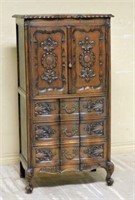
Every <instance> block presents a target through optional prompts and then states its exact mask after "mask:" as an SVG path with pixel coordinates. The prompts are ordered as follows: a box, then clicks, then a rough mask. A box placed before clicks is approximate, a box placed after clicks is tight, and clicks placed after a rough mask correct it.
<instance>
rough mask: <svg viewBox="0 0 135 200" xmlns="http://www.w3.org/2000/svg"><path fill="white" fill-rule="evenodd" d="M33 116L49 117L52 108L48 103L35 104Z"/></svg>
mask: <svg viewBox="0 0 135 200" xmlns="http://www.w3.org/2000/svg"><path fill="white" fill-rule="evenodd" d="M34 110H35V115H49V114H50V113H51V111H52V110H53V108H52V107H51V105H50V104H49V103H44V102H43V103H36V104H35V107H34Z"/></svg>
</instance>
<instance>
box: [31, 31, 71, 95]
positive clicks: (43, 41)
mask: <svg viewBox="0 0 135 200" xmlns="http://www.w3.org/2000/svg"><path fill="white" fill-rule="evenodd" d="M30 34H31V43H30V54H31V61H30V62H31V63H30V64H31V74H32V95H33V96H39V95H48V94H51V95H52V94H63V93H66V92H67V47H66V42H67V35H66V28H64V27H57V28H55V27H36V28H35V27H31V29H30Z"/></svg>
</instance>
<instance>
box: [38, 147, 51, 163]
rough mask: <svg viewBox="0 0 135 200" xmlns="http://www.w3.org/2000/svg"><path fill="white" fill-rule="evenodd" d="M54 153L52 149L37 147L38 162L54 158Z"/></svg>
mask: <svg viewBox="0 0 135 200" xmlns="http://www.w3.org/2000/svg"><path fill="white" fill-rule="evenodd" d="M53 156H54V155H53V153H52V151H51V150H50V149H36V162H37V163H41V162H46V161H51V160H52V159H53Z"/></svg>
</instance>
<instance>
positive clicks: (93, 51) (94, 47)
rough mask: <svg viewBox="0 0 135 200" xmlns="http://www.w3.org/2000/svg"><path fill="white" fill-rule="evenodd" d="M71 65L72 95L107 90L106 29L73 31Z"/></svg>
mask: <svg viewBox="0 0 135 200" xmlns="http://www.w3.org/2000/svg"><path fill="white" fill-rule="evenodd" d="M71 63H72V66H71V70H70V71H71V74H72V75H71V80H70V82H71V83H72V85H70V87H69V88H70V93H84V92H103V91H104V90H105V28H104V27H100V26H98V27H93V26H89V27H86V26H82V27H75V28H73V29H72V61H71ZM70 82H69V83H70Z"/></svg>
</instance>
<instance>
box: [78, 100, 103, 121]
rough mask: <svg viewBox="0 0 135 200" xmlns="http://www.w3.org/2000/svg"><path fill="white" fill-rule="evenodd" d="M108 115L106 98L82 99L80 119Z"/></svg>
mask: <svg viewBox="0 0 135 200" xmlns="http://www.w3.org/2000/svg"><path fill="white" fill-rule="evenodd" d="M105 115H106V99H105V97H92V98H80V119H81V120H87V119H89V118H94V117H95V118H97V117H103V116H105Z"/></svg>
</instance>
